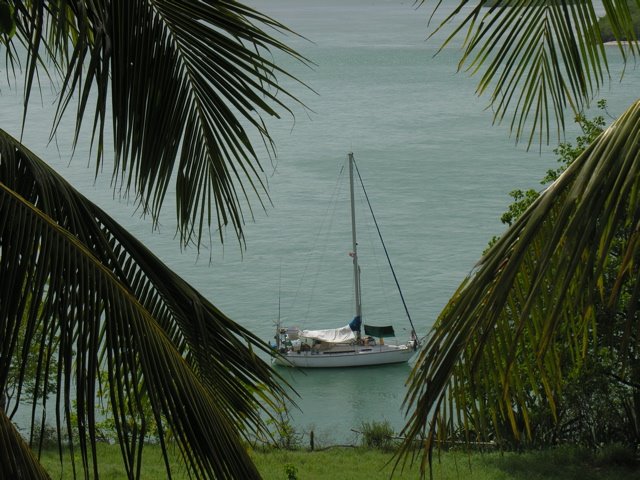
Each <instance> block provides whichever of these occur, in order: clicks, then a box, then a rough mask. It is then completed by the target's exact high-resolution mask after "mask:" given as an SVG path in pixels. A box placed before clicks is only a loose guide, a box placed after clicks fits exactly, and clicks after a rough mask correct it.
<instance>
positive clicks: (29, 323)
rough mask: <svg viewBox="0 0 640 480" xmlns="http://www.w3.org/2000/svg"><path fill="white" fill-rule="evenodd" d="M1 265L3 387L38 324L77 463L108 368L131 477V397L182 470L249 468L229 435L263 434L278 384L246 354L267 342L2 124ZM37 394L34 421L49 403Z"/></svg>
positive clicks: (134, 449) (135, 445)
mask: <svg viewBox="0 0 640 480" xmlns="http://www.w3.org/2000/svg"><path fill="white" fill-rule="evenodd" d="M0 275H1V276H2V278H3V281H2V282H1V284H0V307H1V308H0V331H2V332H4V333H3V339H2V341H1V342H0V388H1V389H2V390H1V391H4V388H5V387H6V385H7V380H8V379H7V377H8V371H9V366H10V364H11V363H12V362H18V364H25V363H26V362H27V361H28V355H29V350H30V348H29V347H30V346H31V343H32V342H33V339H34V336H33V332H34V331H36V330H40V331H41V332H43V336H44V338H48V339H49V341H47V342H42V343H41V344H40V345H39V354H38V358H39V360H38V362H39V364H38V372H37V375H36V378H37V379H38V382H39V384H40V385H41V386H42V388H46V384H47V380H48V379H49V376H51V375H55V374H54V373H52V372H54V371H57V376H56V378H55V381H56V383H57V392H56V393H55V403H56V405H57V408H56V413H57V416H56V422H57V424H58V431H59V432H62V431H65V430H66V432H67V434H68V435H69V437H70V439H71V448H72V449H73V448H75V447H77V448H79V449H80V452H81V456H82V459H83V460H82V468H83V469H84V470H85V471H86V472H87V473H90V472H93V474H97V468H98V463H97V462H98V459H97V456H96V452H95V444H96V431H95V423H96V418H95V413H94V412H95V398H96V389H97V386H98V379H99V374H100V372H101V371H103V370H106V371H107V372H108V384H109V391H110V397H111V403H112V405H113V410H114V411H113V414H114V418H115V420H116V426H117V431H118V436H119V439H120V445H121V448H122V452H123V459H124V463H125V469H126V472H127V475H128V476H129V477H131V478H133V477H136V476H138V475H139V473H140V460H141V452H142V445H143V440H144V438H145V434H146V432H145V429H144V425H145V421H148V420H150V419H149V418H146V417H145V413H144V409H143V406H142V403H143V398H147V399H148V401H149V402H150V405H151V409H152V416H153V419H154V420H155V421H156V422H157V423H158V424H159V425H160V426H161V429H160V441H161V444H162V448H163V451H164V452H165V454H166V439H165V438H164V431H165V429H166V428H170V429H171V432H172V434H173V436H174V438H175V439H176V441H177V445H178V447H179V450H180V452H181V454H182V457H183V459H184V461H185V462H186V464H187V466H188V467H189V469H190V471H191V472H192V473H193V474H194V475H196V476H198V477H201V476H205V477H206V476H212V477H215V478H230V477H233V478H258V477H259V475H258V473H257V471H256V470H255V467H254V466H253V464H252V462H251V460H250V459H249V457H248V455H247V453H246V450H245V448H244V447H243V445H242V443H241V440H242V438H243V437H247V436H249V435H250V434H252V433H260V432H262V433H264V432H266V430H267V428H266V426H265V424H264V422H263V415H264V414H266V415H269V414H270V409H271V407H273V406H274V405H275V404H276V403H275V402H276V401H277V400H278V399H279V398H280V396H281V395H282V394H283V391H282V388H281V387H280V384H279V383H278V378H276V377H274V376H273V375H274V374H273V372H272V370H271V369H270V367H269V365H268V364H266V363H265V362H264V361H262V360H261V359H260V358H258V356H257V355H256V352H255V350H262V351H267V350H268V346H266V345H265V344H264V343H263V342H262V341H261V340H260V339H259V338H257V337H256V336H255V335H254V334H252V333H251V332H249V331H247V330H246V329H245V328H243V327H241V326H240V325H237V324H235V323H234V322H232V321H231V320H230V319H229V318H227V317H226V316H225V315H224V314H223V313H222V312H220V311H219V310H217V309H216V308H215V307H214V306H213V305H212V304H211V303H209V302H208V301H207V300H206V299H205V298H203V297H202V296H201V295H200V294H199V293H198V292H197V291H195V290H194V289H193V288H192V287H191V286H189V285H188V284H187V283H186V282H184V281H183V280H182V279H180V278H179V277H178V276H177V275H176V274H175V273H173V272H172V271H171V270H169V269H168V268H167V267H166V266H164V265H163V264H162V263H161V262H160V261H159V260H158V259H157V258H156V257H155V256H154V255H153V254H152V253H151V252H149V251H148V250H147V249H146V248H145V247H144V246H143V245H142V244H141V243H140V242H138V241H136V240H135V239H134V238H133V237H132V236H131V235H130V234H128V233H127V232H126V231H124V229H122V227H120V226H119V225H118V224H117V223H116V222H114V221H113V220H112V219H111V218H110V217H109V216H108V215H106V214H105V213H104V212H103V211H101V210H100V209H99V208H98V207H97V206H95V205H94V204H92V203H91V202H90V201H89V200H87V199H86V198H84V197H83V196H82V195H80V194H79V193H78V192H76V191H75V190H74V189H72V188H71V187H70V186H69V185H68V184H67V183H66V182H65V181H64V180H63V179H62V178H61V177H60V176H59V175H57V174H56V173H55V172H54V171H53V170H51V169H50V168H49V167H48V166H47V165H46V164H44V163H43V162H42V161H41V160H39V159H38V158H37V157H35V156H34V155H33V154H32V153H31V152H29V151H28V150H27V149H26V148H25V147H24V146H22V145H21V144H19V143H18V142H17V141H16V140H14V139H13V138H11V137H10V136H9V135H8V134H6V133H5V132H3V131H1V130H0ZM21 328H24V329H25V331H26V332H27V333H26V334H25V337H24V338H25V339H24V344H22V345H20V344H19V342H18V336H17V333H18V331H19V330H20V329H21ZM54 338H57V342H53V341H52V340H53V339H54ZM51 348H54V349H55V350H54V351H53V354H51V352H50V351H49V349H51ZM43 359H44V360H43ZM47 359H48V360H47ZM72 359H73V361H72ZM52 363H56V367H57V368H53V366H52ZM22 381H23V380H22V378H20V379H19V382H18V387H17V388H18V396H17V399H16V400H15V402H16V404H17V402H19V400H20V391H21V389H22ZM43 393H44V394H43V395H42V396H41V398H42V404H41V405H37V404H36V402H35V401H34V403H33V405H32V417H33V418H34V419H35V417H36V411H37V409H39V408H41V409H43V410H44V409H46V407H47V400H46V397H47V392H46V391H44V392H43ZM49 393H50V392H49ZM72 399H75V400H76V406H75V407H74V406H73V404H72ZM16 404H14V405H13V407H11V406H9V407H8V409H7V411H15V408H16ZM261 412H262V413H261ZM72 413H74V414H75V416H76V418H77V422H75V423H74V422H72ZM132 420H137V422H133V423H132ZM3 435H11V431H10V430H9V429H8V427H6V428H3V430H2V432H0V437H2V436H3ZM14 448H16V447H14ZM17 450H19V451H20V452H22V450H23V449H22V448H17ZM12 451H13V450H12ZM5 465H10V464H6V463H4V462H3V463H2V466H1V467H0V471H3V472H7V470H4V468H5ZM7 468H8V467H7ZM74 470H75V467H74Z"/></svg>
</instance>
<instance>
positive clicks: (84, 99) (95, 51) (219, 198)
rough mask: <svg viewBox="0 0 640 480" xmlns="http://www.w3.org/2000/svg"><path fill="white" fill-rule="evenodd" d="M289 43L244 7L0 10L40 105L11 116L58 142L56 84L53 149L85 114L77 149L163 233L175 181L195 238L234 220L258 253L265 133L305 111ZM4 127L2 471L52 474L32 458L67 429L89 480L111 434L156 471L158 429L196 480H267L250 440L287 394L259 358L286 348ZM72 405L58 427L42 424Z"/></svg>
mask: <svg viewBox="0 0 640 480" xmlns="http://www.w3.org/2000/svg"><path fill="white" fill-rule="evenodd" d="M283 32H288V33H292V32H290V31H289V30H288V29H287V28H286V27H285V26H284V25H281V24H280V23H278V22H277V21H275V20H273V19H271V18H269V17H267V16H265V15H263V14H261V13H260V12H258V11H255V10H253V9H252V8H249V7H246V6H244V5H243V4H241V3H239V2H236V1H228V0H220V1H216V2H203V1H199V0H193V1H184V2H177V3H176V2H165V1H160V2H156V1H149V0H129V1H124V2H122V1H118V2H93V1H86V0H63V1H54V2H38V1H37V2H23V1H18V0H0V54H1V56H2V57H3V58H4V60H5V65H4V66H5V68H4V71H5V72H6V73H7V75H5V76H3V78H4V79H5V80H6V81H7V82H8V83H9V84H14V83H15V79H12V78H11V74H12V72H14V73H17V72H18V71H20V78H22V79H23V80H24V88H20V86H15V85H14V86H15V87H16V90H17V91H20V92H23V94H24V110H21V109H18V111H10V112H3V118H8V117H7V116H8V115H11V116H12V117H13V118H12V119H11V124H12V126H13V125H16V124H19V123H20V121H23V122H24V124H23V129H24V130H25V131H29V130H33V131H41V130H42V128H41V127H38V128H37V129H32V128H30V124H29V122H30V119H31V117H30V116H29V115H28V113H29V111H30V110H29V109H28V108H27V107H28V106H29V104H30V102H29V99H30V98H31V97H32V93H34V92H33V91H34V90H36V89H37V88H38V85H40V79H42V78H46V77H51V84H52V85H53V86H54V87H53V88H52V91H55V92H56V95H57V98H56V101H57V109H56V111H55V113H54V114H53V115H52V118H51V123H52V126H53V129H52V131H47V132H45V133H44V135H45V138H44V140H45V141H46V140H49V139H51V138H53V137H54V133H55V130H56V127H57V126H58V125H59V124H61V123H64V124H65V125H69V122H72V123H73V122H74V120H75V132H76V137H75V138H74V140H73V144H71V145H68V146H67V147H68V148H63V149H62V150H61V151H63V152H71V151H74V150H75V148H74V147H76V146H77V144H78V143H80V142H82V143H83V144H85V145H90V146H91V151H92V152H93V153H94V154H95V155H96V156H95V162H94V163H95V171H96V174H98V172H100V171H101V170H102V168H103V165H104V162H105V161H106V162H107V163H108V164H110V165H113V171H112V172H111V173H112V175H107V178H109V180H108V181H111V184H112V186H113V188H114V192H120V193H121V194H122V195H124V196H126V197H127V198H129V199H131V201H132V202H134V203H135V205H136V207H137V208H138V211H139V212H141V213H142V215H144V216H146V217H147V218H149V220H150V224H151V225H153V226H157V225H158V222H159V218H160V215H161V211H162V210H163V208H165V207H166V206H165V198H166V197H167V195H166V193H167V191H168V190H171V191H173V192H175V196H174V195H169V196H168V197H171V198H172V201H175V205H174V207H173V209H172V210H173V211H174V212H176V225H177V227H176V229H177V232H176V233H177V237H178V238H179V242H180V244H181V245H182V246H185V247H186V246H187V245H189V246H195V247H196V248H199V247H200V246H201V244H202V242H206V241H207V239H209V241H210V242H211V243H213V241H214V240H213V238H217V239H218V240H219V241H220V242H223V241H224V239H225V232H227V229H228V231H230V232H231V234H232V236H233V237H234V239H235V240H236V241H237V242H238V244H239V245H240V246H241V245H242V244H243V242H244V236H243V227H244V218H245V216H246V212H245V209H251V207H250V206H249V205H248V203H247V202H248V201H251V202H253V201H257V202H258V203H260V202H261V200H262V199H261V197H262V196H263V195H264V194H265V190H266V187H265V185H264V184H263V179H262V177H261V174H260V172H261V169H262V167H261V163H260V159H259V158H258V156H257V154H256V151H255V149H254V147H253V145H252V143H251V140H250V139H251V138H259V139H260V140H259V142H260V143H261V144H264V145H265V146H266V147H267V149H268V148H269V147H270V146H272V141H271V138H270V136H269V132H268V131H267V130H266V127H265V125H266V122H265V120H266V118H267V117H273V118H277V117H280V116H281V114H282V112H286V111H288V108H289V107H288V106H287V104H288V102H291V103H293V102H296V100H295V99H294V98H293V97H291V96H290V95H289V94H288V93H287V92H286V91H285V90H283V89H282V88H281V87H280V86H279V83H278V81H279V77H280V76H281V75H283V76H288V75H287V73H286V72H285V71H283V70H282V69H281V68H279V67H278V65H275V64H274V63H273V58H274V54H275V53H276V52H280V53H282V54H284V55H286V56H289V57H292V58H294V59H296V60H298V61H302V62H304V59H303V58H302V57H300V56H299V55H298V54H297V53H296V52H295V51H293V50H291V49H290V48H288V47H287V46H286V45H284V44H283V43H281V41H280V40H278V39H276V38H275V36H274V35H278V33H283ZM34 96H37V93H36V95H34ZM87 119H89V120H87ZM168 120H169V121H168ZM38 121H40V120H38ZM1 127H2V125H0V275H1V277H2V282H1V285H0V339H1V341H0V452H1V456H2V461H0V478H30V479H31V478H48V477H47V474H46V472H45V471H43V469H42V467H41V465H40V464H39V463H38V462H37V459H36V458H35V457H34V454H33V451H38V450H39V448H40V447H44V446H45V444H46V443H48V442H49V440H50V437H52V436H53V437H55V438H54V439H53V441H54V443H55V442H56V441H57V442H58V443H60V442H61V441H65V442H72V446H73V447H74V448H75V449H76V450H77V451H79V452H80V454H81V455H82V461H79V462H78V463H77V464H76V466H77V472H76V473H77V474H78V475H79V476H81V477H85V476H86V477H89V476H91V475H92V473H94V472H95V471H97V470H98V469H99V464H100V463H101V462H100V456H99V455H94V454H93V447H94V446H95V444H96V443H97V442H98V439H99V438H101V437H102V438H110V439H112V440H113V439H117V441H118V442H119V444H120V445H122V450H121V451H120V455H121V456H122V458H124V459H126V461H125V462H124V463H122V468H120V469H119V473H118V478H122V477H124V476H127V477H129V478H135V477H136V476H137V475H139V474H140V468H141V463H140V462H141V459H142V452H143V448H142V447H143V446H145V441H146V440H148V438H149V437H153V438H154V440H155V441H157V442H158V444H159V446H160V448H159V451H160V452H163V450H165V447H167V448H168V446H169V445H175V447H173V448H175V451H176V452H179V455H178V456H179V457H180V458H182V460H183V461H184V462H185V467H184V468H185V469H186V470H187V471H189V472H190V473H191V474H192V475H193V476H194V477H199V478H205V477H206V478H212V477H216V478H229V477H233V478H242V479H250V478H257V477H259V474H258V472H257V470H256V469H255V466H254V465H253V463H252V462H251V459H250V458H249V457H248V455H247V452H246V450H245V448H244V445H243V443H242V442H243V440H244V438H245V434H246V432H252V433H257V434H264V435H268V431H269V426H268V425H266V424H265V422H264V419H265V418H267V417H268V415H269V414H270V412H271V410H272V408H275V407H276V406H277V405H278V403H279V402H281V398H282V397H283V396H286V393H285V387H283V386H282V384H281V383H280V381H279V379H278V378H277V375H276V374H275V373H274V372H273V370H272V369H271V368H270V365H269V363H268V362H265V361H263V360H261V357H260V356H259V355H256V351H263V352H269V351H270V348H269V346H268V345H266V344H265V343H264V341H263V340H262V339H261V338H259V337H258V336H256V335H255V334H253V333H252V332H250V331H248V330H246V329H245V328H244V327H242V326H240V325H238V324H236V323H235V322H234V321H233V320H231V319H230V318H228V317H227V316H226V315H224V314H223V313H222V312H221V311H220V310H219V309H218V308H216V307H215V306H214V305H213V304H211V302H209V301H208V300H207V299H206V298H204V297H203V296H202V295H201V294H200V293H199V292H197V291H196V290H195V289H194V288H193V287H192V286H191V285H189V284H188V283H187V282H185V281H184V280H183V279H181V278H180V277H178V276H177V275H176V274H175V273H174V272H173V271H171V270H170V269H169V268H168V267H167V266H166V265H165V264H163V263H162V262H161V261H160V260H159V259H158V258H157V257H156V256H155V255H154V254H152V253H151V252H150V251H149V250H148V249H147V248H146V247H145V245H144V244H143V243H141V242H139V241H138V240H137V239H135V238H134V237H133V236H132V235H131V234H130V233H129V232H128V231H127V230H126V229H124V228H123V227H122V226H121V225H119V224H118V223H117V222H116V221H114V219H113V218H111V217H110V216H109V214H108V213H107V212H105V211H103V210H102V209H100V208H99V207H98V206H97V205H95V204H94V203H92V202H91V200H90V199H88V198H86V197H85V196H83V195H82V194H80V193H79V192H78V191H77V190H75V189H74V188H73V186H72V185H70V184H69V183H68V182H67V181H66V180H65V178H63V177H62V176H61V175H59V174H58V173H56V172H55V171H54V170H53V169H51V168H50V167H49V166H48V165H47V163H46V161H45V160H43V159H41V158H39V157H37V156H36V155H35V154H34V153H33V152H32V151H31V150H30V149H29V148H27V146H25V145H23V144H22V143H21V141H19V140H18V139H16V138H14V137H13V136H12V135H11V134H9V133H8V132H6V131H5V130H2V128H1ZM72 128H73V127H72ZM45 130H48V129H45ZM85 133H86V134H87V135H86V136H85ZM49 135H51V137H49ZM111 135H112V136H111ZM109 136H110V137H109ZM111 152H113V157H112V158H105V156H106V155H107V154H110V153H111ZM213 232H215V235H217V237H214V233H213ZM176 248H178V245H176ZM212 366H214V367H212ZM105 372H106V374H105ZM96 397H100V398H99V400H105V399H106V401H104V402H103V405H104V408H105V409H108V410H109V411H110V412H109V413H110V416H108V419H107V421H106V422H99V417H101V416H102V415H101V414H102V413H106V411H104V412H103V411H100V408H99V407H97V406H96ZM47 402H48V403H47ZM18 405H20V406H21V408H23V409H24V410H25V411H27V412H33V416H32V418H34V419H36V420H33V422H34V423H36V424H34V425H31V426H30V429H31V431H30V432H26V433H25V435H24V437H25V438H27V441H25V438H23V436H22V435H21V432H18V431H17V429H16V427H15V425H14V424H13V423H12V415H14V414H15V412H16V411H17V408H18ZM53 406H55V407H56V408H55V415H56V418H55V419H51V418H49V419H48V421H51V423H53V424H55V425H57V428H56V429H55V430H53V431H51V429H50V428H49V427H46V426H44V425H38V424H37V418H38V417H39V416H41V417H42V422H44V421H45V418H44V417H45V413H43V412H47V411H49V412H50V411H51V410H52V409H53V408H52V407H53ZM104 432H106V434H105V433H104ZM107 435H109V436H110V437H109V436H107ZM39 439H42V442H40V441H39ZM45 440H46V441H45ZM32 449H33V450H32ZM165 453H167V454H168V452H166V451H165ZM155 465H157V466H159V468H160V471H161V470H162V469H164V468H165V465H167V464H166V462H164V461H160V460H158V461H156V462H155ZM167 468H169V467H168V465H167ZM156 477H158V478H159V477H166V474H163V473H158V474H157V475H156Z"/></svg>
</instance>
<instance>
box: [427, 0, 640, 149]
mask: <svg viewBox="0 0 640 480" xmlns="http://www.w3.org/2000/svg"><path fill="white" fill-rule="evenodd" d="M420 3H425V2H424V1H423V2H420ZM467 5H468V1H467V0H462V1H461V2H460V5H459V6H458V7H457V8H456V9H454V11H453V12H452V13H451V14H450V15H448V16H447V17H446V18H445V20H444V21H443V22H442V24H440V25H439V26H438V27H437V29H436V32H437V31H439V30H441V29H443V28H444V27H445V26H446V25H449V24H454V21H455V22H457V23H455V24H454V25H453V30H452V33H450V34H449V36H448V37H447V40H446V41H445V43H444V45H447V44H448V43H449V42H450V41H451V40H452V39H453V38H455V37H457V36H458V35H460V34H464V35H465V37H464V43H463V47H462V49H463V53H462V57H461V60H460V64H459V68H460V69H462V68H466V69H467V70H468V71H469V72H471V73H473V74H479V75H480V80H479V83H478V87H477V90H476V92H477V93H478V95H482V94H485V93H488V94H489V102H490V107H491V108H492V110H493V112H494V121H495V122H501V121H503V120H504V118H505V117H506V116H511V131H512V132H513V133H515V136H516V139H520V138H522V137H523V136H524V135H525V134H526V132H527V131H528V132H529V134H528V142H529V144H531V143H532V142H533V141H534V139H536V138H537V140H538V141H539V142H540V143H541V142H543V141H546V142H548V141H549V138H550V134H551V133H550V130H551V128H552V126H553V125H555V126H556V129H557V135H558V138H561V137H560V136H561V133H562V131H563V130H564V127H565V110H566V109H567V107H571V109H572V110H573V112H574V113H577V112H582V111H583V110H584V108H585V107H586V106H588V105H589V104H590V102H591V101H592V99H593V98H594V96H595V95H596V94H597V92H598V91H599V89H600V87H601V86H602V85H603V82H604V80H605V78H608V75H609V66H608V63H607V54H606V49H605V48H604V46H603V43H602V37H601V34H600V29H599V26H598V17H597V15H596V11H595V9H594V2H592V1H591V0H557V1H556V0H553V1H551V0H499V1H493V0H482V1H481V2H479V3H478V4H476V5H474V6H472V7H470V9H469V10H470V11H469V13H468V14H466V16H464V17H463V18H462V19H461V20H460V21H459V22H458V20H457V19H458V16H459V15H460V12H461V10H462V7H464V6H467ZM602 5H603V7H604V10H605V14H606V15H607V16H608V17H609V19H610V20H611V24H612V30H613V33H614V35H615V37H616V39H617V41H618V46H619V50H620V52H622V55H623V58H624V59H625V60H626V59H627V56H628V54H629V53H631V54H632V55H634V56H635V54H636V53H638V51H639V50H638V48H639V47H638V45H637V43H635V40H636V35H635V32H634V28H633V22H632V19H631V15H630V13H629V8H628V5H627V2H626V0H614V1H605V2H602ZM439 7H440V3H438V4H437V5H436V7H435V8H439ZM434 33H435V32H434ZM623 40H628V41H630V42H631V43H630V44H629V47H628V48H624V47H623V44H622V41H623ZM444 45H443V47H444Z"/></svg>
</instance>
